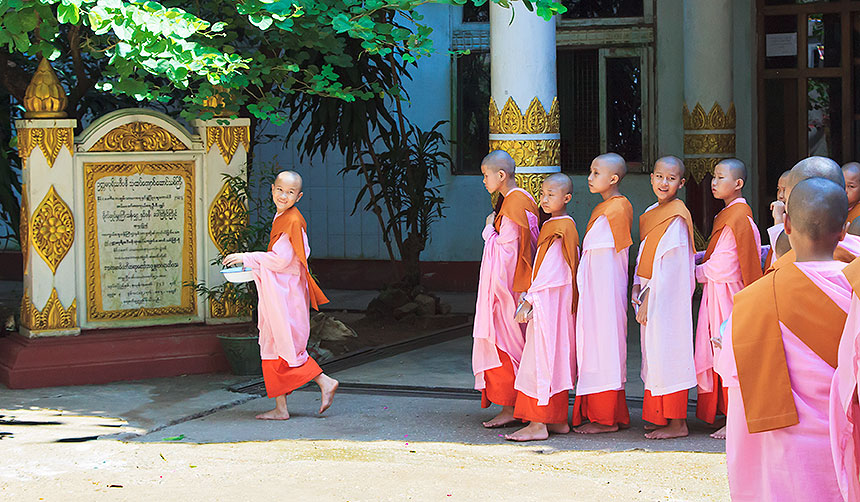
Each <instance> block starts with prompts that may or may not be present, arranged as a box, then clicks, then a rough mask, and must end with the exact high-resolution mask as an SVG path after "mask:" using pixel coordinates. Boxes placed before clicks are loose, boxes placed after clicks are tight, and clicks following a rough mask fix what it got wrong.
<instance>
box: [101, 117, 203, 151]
mask: <svg viewBox="0 0 860 502" xmlns="http://www.w3.org/2000/svg"><path fill="white" fill-rule="evenodd" d="M175 150H188V147H186V146H185V144H184V143H182V142H181V141H179V139H178V138H177V137H176V136H174V135H173V134H171V133H170V132H168V131H166V130H165V129H163V128H161V127H158V126H157V125H155V124H151V123H149V122H130V123H128V124H125V125H121V126H119V127H117V128H115V129H113V130H112V131H110V132H109V133H107V134H105V135H104V136H102V138H101V139H100V140H98V141H97V142H96V144H95V145H93V146H92V148H90V150H89V151H91V152H165V151H175Z"/></svg>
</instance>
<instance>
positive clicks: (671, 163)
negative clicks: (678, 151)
mask: <svg viewBox="0 0 860 502" xmlns="http://www.w3.org/2000/svg"><path fill="white" fill-rule="evenodd" d="M657 164H663V165H664V166H666V167H669V168H674V169H675V170H676V172H677V174H678V177H679V178H683V177H685V174H684V173H685V172H686V170H687V168H686V167H684V162H683V161H682V160H681V159H679V158H678V157H675V156H674V155H667V156H665V157H660V158H659V159H657V162H655V163H654V167H657Z"/></svg>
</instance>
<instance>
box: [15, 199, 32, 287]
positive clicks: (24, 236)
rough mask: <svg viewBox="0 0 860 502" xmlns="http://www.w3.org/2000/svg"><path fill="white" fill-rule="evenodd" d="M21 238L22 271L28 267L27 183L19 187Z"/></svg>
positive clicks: (28, 205) (19, 232)
mask: <svg viewBox="0 0 860 502" xmlns="http://www.w3.org/2000/svg"><path fill="white" fill-rule="evenodd" d="M18 235H19V236H20V240H21V258H22V259H23V260H24V273H27V270H28V268H29V264H30V261H29V257H30V203H29V202H28V198H27V185H23V186H22V187H21V218H20V220H19V223H18Z"/></svg>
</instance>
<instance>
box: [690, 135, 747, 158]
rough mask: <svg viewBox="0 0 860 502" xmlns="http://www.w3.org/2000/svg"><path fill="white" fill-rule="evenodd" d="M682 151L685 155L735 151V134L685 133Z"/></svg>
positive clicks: (729, 153) (732, 152)
mask: <svg viewBox="0 0 860 502" xmlns="http://www.w3.org/2000/svg"><path fill="white" fill-rule="evenodd" d="M684 153H685V154H687V155H690V154H693V155H701V154H710V155H714V154H726V155H734V153H735V135H734V133H728V134H714V133H711V134H685V135H684Z"/></svg>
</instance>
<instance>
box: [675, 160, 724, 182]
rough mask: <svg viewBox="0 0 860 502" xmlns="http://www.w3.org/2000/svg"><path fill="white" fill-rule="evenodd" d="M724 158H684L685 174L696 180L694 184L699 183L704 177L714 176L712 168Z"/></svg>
mask: <svg viewBox="0 0 860 502" xmlns="http://www.w3.org/2000/svg"><path fill="white" fill-rule="evenodd" d="M721 160H724V158H719V157H705V158H695V159H690V158H685V159H684V165H685V166H687V172H688V173H689V174H690V175H691V176H692V177H693V179H694V180H696V183H701V182H702V180H703V179H705V175H708V174H714V166H716V165H717V164H719V163H720V161H721Z"/></svg>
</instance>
